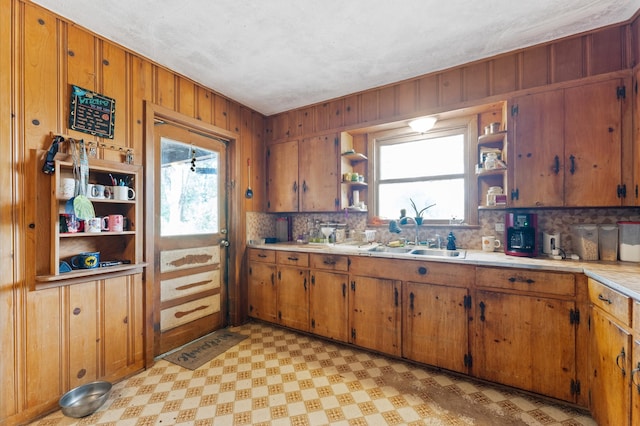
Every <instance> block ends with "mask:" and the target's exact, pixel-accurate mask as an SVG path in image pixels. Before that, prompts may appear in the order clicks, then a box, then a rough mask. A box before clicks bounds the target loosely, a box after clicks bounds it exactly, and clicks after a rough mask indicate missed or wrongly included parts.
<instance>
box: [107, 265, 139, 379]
mask: <svg viewBox="0 0 640 426" xmlns="http://www.w3.org/2000/svg"><path fill="white" fill-rule="evenodd" d="M132 279H133V277H128V276H123V277H117V278H110V279H108V280H104V281H103V282H102V283H101V290H102V294H103V297H102V300H101V305H102V306H101V309H102V313H103V315H104V333H103V336H102V339H101V342H100V343H101V345H102V349H103V351H104V360H103V366H104V367H103V368H104V370H103V373H102V375H103V376H106V377H119V376H121V375H122V374H123V372H125V371H126V368H127V366H128V364H129V360H130V359H131V358H132V355H131V352H132V351H133V347H132V346H131V343H132V341H131V340H130V339H129V333H130V329H131V325H130V324H129V323H130V322H132V321H133V320H134V317H133V312H131V311H130V310H129V309H130V307H131V306H132V305H131V300H130V299H131V286H130V285H129V282H130V280H132ZM140 302H141V300H140Z"/></svg>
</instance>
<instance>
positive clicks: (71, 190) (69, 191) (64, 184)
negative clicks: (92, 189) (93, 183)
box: [58, 178, 76, 200]
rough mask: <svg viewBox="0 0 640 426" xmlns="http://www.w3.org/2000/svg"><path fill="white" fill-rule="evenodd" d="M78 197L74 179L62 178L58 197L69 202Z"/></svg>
mask: <svg viewBox="0 0 640 426" xmlns="http://www.w3.org/2000/svg"><path fill="white" fill-rule="evenodd" d="M74 195H76V180H75V179H74V178H62V179H60V188H59V192H58V197H59V198H61V199H63V200H68V199H70V198H73V196H74Z"/></svg>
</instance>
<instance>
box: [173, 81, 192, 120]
mask: <svg viewBox="0 0 640 426" xmlns="http://www.w3.org/2000/svg"><path fill="white" fill-rule="evenodd" d="M177 81H178V112H180V113H181V114H184V115H186V116H188V117H195V111H196V88H195V86H194V84H193V82H191V81H189V80H187V79H186V78H182V77H178V78H177Z"/></svg>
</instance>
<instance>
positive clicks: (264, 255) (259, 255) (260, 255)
mask: <svg viewBox="0 0 640 426" xmlns="http://www.w3.org/2000/svg"><path fill="white" fill-rule="evenodd" d="M258 257H262V258H263V259H264V258H265V257H267V255H266V254H262V253H260V254H258Z"/></svg>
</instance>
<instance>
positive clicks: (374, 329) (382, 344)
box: [349, 276, 402, 356]
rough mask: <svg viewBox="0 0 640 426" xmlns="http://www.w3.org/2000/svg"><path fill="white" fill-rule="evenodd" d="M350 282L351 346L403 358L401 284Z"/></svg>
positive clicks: (354, 278)
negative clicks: (401, 343)
mask: <svg viewBox="0 0 640 426" xmlns="http://www.w3.org/2000/svg"><path fill="white" fill-rule="evenodd" d="M350 280H351V282H350V291H351V294H350V296H349V323H350V327H351V343H353V344H355V345H358V346H361V347H363V348H367V349H372V350H374V351H377V352H382V353H385V354H389V355H394V356H400V355H401V348H400V337H401V333H400V316H401V301H402V295H401V285H400V281H396V280H391V279H380V278H370V277H362V276H351V277H350Z"/></svg>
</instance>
